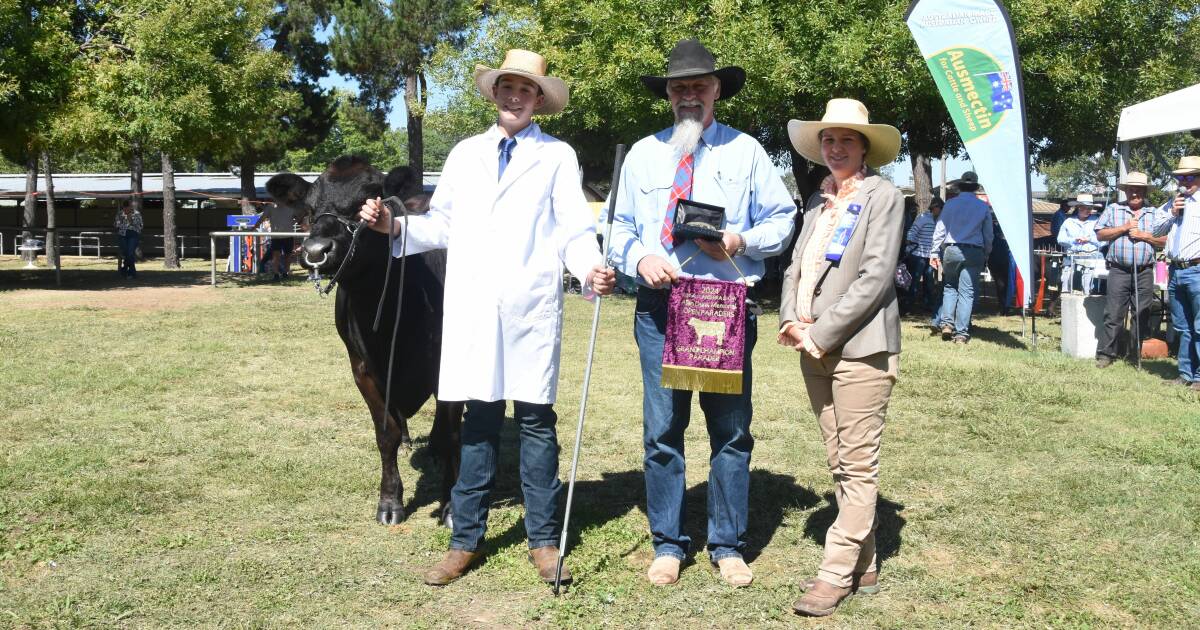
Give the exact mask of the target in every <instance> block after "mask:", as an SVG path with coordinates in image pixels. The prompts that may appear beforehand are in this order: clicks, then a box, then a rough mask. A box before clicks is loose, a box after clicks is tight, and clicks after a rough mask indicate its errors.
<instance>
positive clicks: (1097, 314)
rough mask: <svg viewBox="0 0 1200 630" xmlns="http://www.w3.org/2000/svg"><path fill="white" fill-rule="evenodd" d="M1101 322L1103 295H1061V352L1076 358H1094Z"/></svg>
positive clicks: (1102, 320) (1102, 319)
mask: <svg viewBox="0 0 1200 630" xmlns="http://www.w3.org/2000/svg"><path fill="white" fill-rule="evenodd" d="M1103 324H1104V296H1103V295H1088V296H1084V295H1064V296H1062V351H1063V353H1065V354H1068V355H1070V356H1073V357H1075V358H1076V359H1093V358H1095V357H1096V345H1097V344H1098V340H1097V337H1098V336H1099V332H1100V328H1101V326H1103Z"/></svg>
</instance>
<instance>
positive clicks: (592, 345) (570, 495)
mask: <svg viewBox="0 0 1200 630" xmlns="http://www.w3.org/2000/svg"><path fill="white" fill-rule="evenodd" d="M624 161H625V145H623V144H618V145H617V156H616V159H615V161H614V164H613V181H612V186H611V187H610V188H609V195H608V218H607V219H606V220H607V222H608V223H607V225H606V227H605V229H604V252H603V253H604V264H605V266H608V252H609V251H610V249H609V239H610V238H612V224H613V215H615V214H616V213H617V211H616V209H617V192H618V188H619V185H620V182H621V164H622V163H623V162H624ZM602 301H603V299H602V298H601V296H599V295H597V296H596V308H595V310H594V311H593V312H592V335H591V339H590V340H589V341H588V354H587V367H586V368H584V371H583V391H582V392H581V393H580V398H579V422H578V424H576V426H575V449H574V451H573V452H572V454H571V476H570V478H569V479H568V480H567V505H566V508H565V509H564V510H563V524H562V534H561V535H560V536H559V539H558V564H557V566H556V567H555V569H554V596H555V597H558V592H559V588H560V587H561V585H562V570H563V557H564V556H566V553H567V531H568V526H569V524H570V522H571V503H572V502H573V500H574V499H575V474H576V472H577V471H578V470H579V449H580V446H581V445H582V444H583V418H584V416H585V415H586V413H587V399H588V386H589V385H590V384H591V382H592V358H593V357H594V356H595V353H596V333H597V331H598V330H599V329H600V303H601V302H602Z"/></svg>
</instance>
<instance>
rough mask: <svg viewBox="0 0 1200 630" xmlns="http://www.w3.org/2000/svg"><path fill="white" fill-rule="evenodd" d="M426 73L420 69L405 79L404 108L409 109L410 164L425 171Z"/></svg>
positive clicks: (422, 171)
mask: <svg viewBox="0 0 1200 630" xmlns="http://www.w3.org/2000/svg"><path fill="white" fill-rule="evenodd" d="M425 103H426V97H425V74H424V73H422V72H420V71H418V72H416V73H414V74H411V75H409V76H408V77H406V78H405V79H404V108H405V109H406V110H408V165H409V167H411V168H414V169H416V171H417V172H418V173H424V172H425V135H424V130H423V128H422V125H423V124H424V119H425Z"/></svg>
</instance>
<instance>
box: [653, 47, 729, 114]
mask: <svg viewBox="0 0 1200 630" xmlns="http://www.w3.org/2000/svg"><path fill="white" fill-rule="evenodd" d="M710 74H711V75H713V76H715V77H717V80H718V81H720V82H721V94H720V96H718V97H717V100H718V101H723V100H725V99H727V98H732V97H733V95H734V94H737V93H738V92H740V91H741V89H742V86H743V85H745V84H746V71H745V70H743V69H742V68H740V67H738V66H725V67H724V68H718V67H717V61H716V59H714V58H713V56H712V53H711V52H708V49H707V48H705V47H704V44H701V43H700V40H698V39H681V40H679V41H678V42H677V43H676V44H675V47H674V48H672V49H671V54H670V56H669V57H667V73H666V74H664V75H663V76H660V77H657V76H653V75H646V74H644V75H642V76H641V79H642V85H645V86H646V89H648V90H650V91H651V92H653V93H654V94H655V96H658V97H659V98H667V81H670V80H671V79H690V78H692V77H702V76H706V75H710Z"/></svg>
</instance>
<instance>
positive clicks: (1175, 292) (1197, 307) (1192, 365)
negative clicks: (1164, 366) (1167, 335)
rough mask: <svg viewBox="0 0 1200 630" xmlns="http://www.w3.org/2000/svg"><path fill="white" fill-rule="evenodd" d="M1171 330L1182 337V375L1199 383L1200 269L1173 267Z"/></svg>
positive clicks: (1180, 366) (1180, 356) (1170, 294)
mask: <svg viewBox="0 0 1200 630" xmlns="http://www.w3.org/2000/svg"><path fill="white" fill-rule="evenodd" d="M1167 292H1168V296H1169V298H1168V301H1169V302H1170V303H1171V327H1172V328H1174V329H1175V334H1176V335H1178V336H1179V376H1181V377H1182V378H1184V379H1185V380H1188V381H1192V382H1195V381H1198V380H1200V267H1188V268H1187V269H1179V268H1177V267H1175V266H1174V265H1172V266H1171V279H1170V280H1169V281H1168V282H1167Z"/></svg>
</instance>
